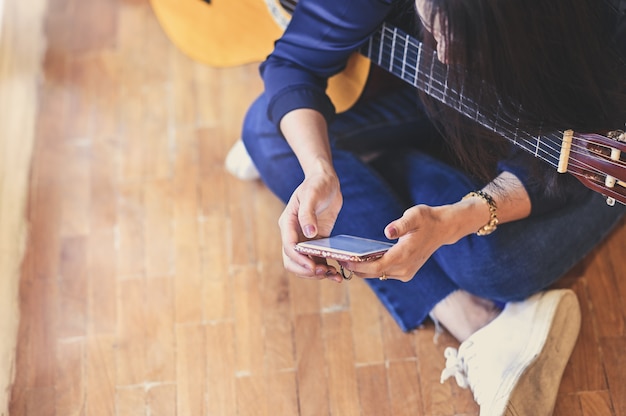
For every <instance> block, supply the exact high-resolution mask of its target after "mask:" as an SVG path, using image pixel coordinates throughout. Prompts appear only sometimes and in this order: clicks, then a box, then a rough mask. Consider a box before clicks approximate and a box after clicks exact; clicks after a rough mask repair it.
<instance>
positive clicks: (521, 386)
mask: <svg viewBox="0 0 626 416" xmlns="http://www.w3.org/2000/svg"><path fill="white" fill-rule="evenodd" d="M542 296H543V297H544V298H545V297H547V298H548V299H549V300H551V301H545V300H544V302H542V303H541V304H540V305H539V308H538V309H537V312H536V313H537V315H539V316H552V320H551V321H546V322H545V325H537V326H536V328H535V330H534V331H533V333H532V334H531V336H530V338H529V343H528V347H527V348H526V350H525V351H526V354H527V355H530V354H533V351H537V349H540V352H539V354H538V355H537V357H535V358H534V359H533V357H532V356H530V357H524V359H522V360H521V362H527V360H531V363H530V364H529V365H528V366H526V367H522V366H520V368H518V369H517V370H516V371H513V372H512V373H510V377H509V378H508V381H506V380H505V381H504V382H503V383H502V386H503V389H504V391H507V390H509V391H511V390H510V389H511V388H512V391H511V393H510V395H509V399H508V402H507V403H506V405H505V407H504V409H502V410H501V411H497V412H486V413H484V414H485V415H489V416H495V415H506V416H549V415H551V414H552V413H553V410H554V405H555V402H556V396H557V393H558V390H559V386H560V384H561V378H562V376H563V372H564V371H565V367H566V366H567V363H568V361H569V358H570V356H571V354H572V351H573V349H574V346H575V345H576V340H577V339H578V333H579V332H580V322H581V316H580V305H579V304H578V299H577V297H576V294H575V293H574V292H573V291H571V290H552V291H547V292H544V293H543V294H542ZM541 345H543V348H541ZM522 356H523V355H522ZM507 386H508V387H507ZM501 397H502V396H501ZM481 410H482V409H481ZM492 410H493V409H492ZM481 415H483V412H482V411H481Z"/></svg>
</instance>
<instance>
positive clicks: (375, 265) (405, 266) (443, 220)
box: [340, 205, 456, 282]
mask: <svg viewBox="0 0 626 416" xmlns="http://www.w3.org/2000/svg"><path fill="white" fill-rule="evenodd" d="M454 209H455V208H454V207H453V206H451V205H447V206H442V207H430V206H427V205H416V206H414V207H412V208H409V209H408V210H406V211H405V212H404V214H403V215H402V217H401V218H399V219H397V220H395V221H393V222H391V223H390V224H388V225H387V227H385V235H386V236H387V238H389V239H396V238H397V239H398V242H397V243H396V244H395V245H394V246H393V247H392V248H391V249H389V251H387V252H386V253H385V254H384V255H383V256H382V257H381V258H380V259H377V260H374V261H369V262H362V263H358V262H340V263H341V265H342V266H343V267H344V269H348V270H351V271H353V272H354V274H355V275H356V276H358V277H378V276H382V275H383V273H384V274H385V275H386V276H387V277H388V278H390V279H398V280H402V281H403V282H407V281H409V280H411V279H412V278H413V276H415V273H417V271H418V270H419V269H420V268H421V267H422V266H423V265H424V263H425V262H426V260H428V258H429V257H430V256H431V255H432V254H433V253H434V252H435V250H437V249H438V248H439V247H441V246H442V245H444V244H449V243H450V242H451V241H450V240H451V239H452V235H451V234H452V232H451V231H452V230H453V229H454V228H455V225H454V224H453V223H452V222H453V221H456V219H455V218H454V216H453V215H448V214H449V213H450V211H452V210H454Z"/></svg>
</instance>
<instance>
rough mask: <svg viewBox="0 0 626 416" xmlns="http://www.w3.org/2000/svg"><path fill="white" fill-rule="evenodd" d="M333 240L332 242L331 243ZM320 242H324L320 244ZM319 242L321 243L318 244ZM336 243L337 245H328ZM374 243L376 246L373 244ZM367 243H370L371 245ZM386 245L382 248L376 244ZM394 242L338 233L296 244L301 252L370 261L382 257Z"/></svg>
mask: <svg viewBox="0 0 626 416" xmlns="http://www.w3.org/2000/svg"><path fill="white" fill-rule="evenodd" d="M331 241H332V243H330V242H331ZM320 242H324V243H325V244H324V243H322V244H319V243H320ZM318 244H319V245H318ZM328 244H335V245H336V246H335V247H326V245H328ZM372 244H374V247H372V246H371V245H372ZM367 245H370V246H369V247H368V246H367ZM381 245H382V246H384V247H383V248H382V249H379V248H376V246H381ZM391 247H392V244H389V243H384V242H381V241H375V240H370V239H365V238H361V237H355V236H349V235H338V236H335V237H329V238H322V239H319V240H312V241H305V242H301V243H298V244H296V246H295V250H296V251H297V252H299V253H302V254H306V255H310V256H315V257H323V258H329V259H334V260H343V261H354V262H362V261H370V260H375V259H377V258H380V257H381V256H382V255H383V254H385V252H386V251H387V250H389V248H391Z"/></svg>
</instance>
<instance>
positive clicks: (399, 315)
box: [242, 89, 625, 331]
mask: <svg viewBox="0 0 626 416" xmlns="http://www.w3.org/2000/svg"><path fill="white" fill-rule="evenodd" d="M266 114H267V101H266V99H265V97H264V96H263V95H261V96H260V97H259V98H258V99H257V100H256V101H255V102H254V104H253V105H252V106H251V107H250V109H249V111H248V113H247V115H246V119H245V122H244V126H243V135H242V137H243V141H244V143H245V146H246V149H247V150H248V152H249V153H250V156H251V157H252V159H253V161H254V163H255V165H256V167H257V169H258V170H259V172H260V174H261V177H262V179H263V181H264V182H265V183H266V185H267V186H268V187H269V188H270V190H271V191H272V192H274V193H275V194H276V195H277V196H278V197H279V198H280V199H281V200H282V201H283V202H286V201H287V200H288V199H289V197H290V196H291V194H292V193H293V191H294V190H295V188H296V187H297V186H298V185H299V184H300V183H301V182H302V180H303V179H304V175H303V173H302V170H301V168H300V165H299V163H298V160H297V159H296V156H295V155H294V153H293V152H292V150H291V148H290V147H289V145H288V143H287V142H286V141H285V139H284V138H283V136H282V135H281V133H280V132H279V131H278V130H277V129H276V127H275V126H274V125H273V124H272V123H270V121H269V120H268V119H267V116H266ZM329 133H330V141H331V147H332V152H333V161H334V165H335V169H336V171H337V174H338V176H339V180H340V184H341V189H342V193H343V197H344V203H343V207H342V209H341V212H340V213H339V217H338V219H337V222H336V225H335V228H334V230H333V234H352V235H357V236H361V237H366V238H373V239H379V240H383V241H384V240H386V239H385V236H384V234H383V229H384V227H385V226H386V225H387V224H388V223H389V222H391V221H392V220H395V219H397V218H399V217H401V216H402V214H403V212H404V211H405V210H406V209H407V208H409V207H410V206H412V205H416V204H428V205H433V206H436V205H442V204H448V203H453V202H456V201H458V200H459V199H461V198H462V197H463V196H464V195H466V194H467V193H468V192H469V191H472V190H475V189H477V188H479V187H480V184H477V183H474V182H473V181H472V180H471V179H470V178H469V177H468V176H467V175H465V174H464V173H463V172H461V171H459V170H457V169H455V168H454V167H452V166H451V165H450V164H447V163H444V162H442V161H441V160H440V159H439V158H435V157H432V156H430V155H429V153H428V152H425V151H422V150H420V149H419V148H420V147H425V148H427V149H430V148H431V147H432V146H433V145H434V144H435V145H436V142H437V134H436V132H435V130H434V129H433V127H432V125H431V124H430V122H429V121H428V120H427V118H426V116H424V113H423V111H422V108H421V105H420V103H419V100H418V98H417V96H416V93H415V92H414V91H412V90H410V89H407V90H402V91H396V92H391V93H389V94H387V95H385V96H382V97H379V98H377V99H376V100H370V101H366V102H363V103H359V104H357V105H356V106H354V107H353V108H352V109H350V110H349V111H347V112H345V113H341V114H339V115H337V117H336V118H335V119H334V120H333V121H332V122H331V124H330V126H329ZM416 142H419V144H420V145H419V146H416V145H415V143H416ZM381 149H385V151H384V152H383V153H382V154H381V155H380V157H378V158H376V159H374V161H373V162H370V163H365V162H364V161H363V160H362V158H361V157H359V156H360V155H359V154H358V153H359V152H362V151H375V150H381ZM624 212H625V209H624V206H621V205H619V204H617V205H616V206H615V207H609V206H607V204H606V203H605V200H604V198H603V197H602V196H601V195H599V194H596V193H594V192H591V191H590V192H589V193H588V195H587V197H586V198H583V199H582V200H580V201H578V202H577V203H575V204H571V205H570V206H567V207H565V208H563V209H560V210H559V211H557V212H553V213H550V214H548V215H541V216H536V217H530V218H527V219H524V220H520V221H516V222H511V223H507V224H502V225H500V226H499V227H498V229H497V231H495V232H494V233H492V234H490V235H488V236H482V237H480V236H476V235H474V234H472V235H469V236H467V237H465V238H463V239H461V240H460V241H458V242H457V243H456V244H454V245H449V246H443V247H441V248H440V249H439V250H437V251H436V252H435V253H434V254H433V256H432V257H431V258H430V259H429V260H428V261H427V262H426V263H425V264H424V266H423V267H422V268H421V269H420V270H419V271H418V272H417V273H416V275H415V277H414V278H413V279H412V280H411V281H409V282H406V283H404V282H400V281H397V280H386V281H380V280H378V279H366V280H367V283H368V284H369V285H370V287H371V288H372V289H373V290H374V292H375V293H376V295H377V296H378V298H379V299H380V300H381V301H382V303H383V304H384V305H385V307H386V308H387V309H388V311H389V312H390V313H391V315H392V316H393V317H394V319H395V320H396V322H397V323H398V325H399V326H400V327H401V328H402V329H403V330H404V331H409V330H411V329H414V328H415V327H417V326H418V325H420V324H421V323H422V322H423V321H424V319H425V318H426V317H427V316H428V313H429V312H430V311H431V310H432V308H433V307H434V306H435V305H436V304H437V303H438V302H439V301H441V300H442V299H444V298H445V297H446V296H448V295H449V294H450V293H451V292H453V291H456V290H459V289H462V290H465V291H467V292H469V293H472V294H474V295H477V296H479V297H482V298H485V299H490V300H493V301H495V302H499V303H504V302H508V301H516V300H522V299H524V298H526V297H528V296H530V295H532V294H534V293H536V292H538V291H541V290H543V289H545V288H547V287H548V286H550V285H551V284H552V283H554V282H555V281H556V280H558V279H559V278H560V277H561V276H563V274H565V273H566V272H567V271H568V270H569V269H570V268H571V267H572V266H574V265H575V264H576V263H577V262H578V261H580V260H581V259H582V258H583V257H584V256H585V255H586V254H587V253H588V252H589V251H590V250H591V249H592V248H593V247H594V246H596V245H597V244H598V243H599V242H600V241H601V240H602V239H603V238H604V237H605V236H606V234H607V233H608V232H609V231H610V230H611V228H612V227H613V226H614V225H615V224H616V223H617V222H618V221H619V219H620V218H621V216H622V214H623V213H624Z"/></svg>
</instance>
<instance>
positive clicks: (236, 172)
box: [224, 139, 260, 181]
mask: <svg viewBox="0 0 626 416" xmlns="http://www.w3.org/2000/svg"><path fill="white" fill-rule="evenodd" d="M224 165H225V166H226V170H227V171H228V172H230V174H231V175H233V176H234V177H236V178H239V179H241V180H244V181H252V180H255V179H259V178H260V175H259V171H258V170H257V169H256V167H255V166H254V162H252V159H251V158H250V155H249V154H248V151H247V150H246V147H245V146H244V145H243V142H242V141H241V139H239V140H237V141H236V142H235V144H234V145H233V147H231V149H230V150H229V151H228V155H226V161H225V162H224Z"/></svg>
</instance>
